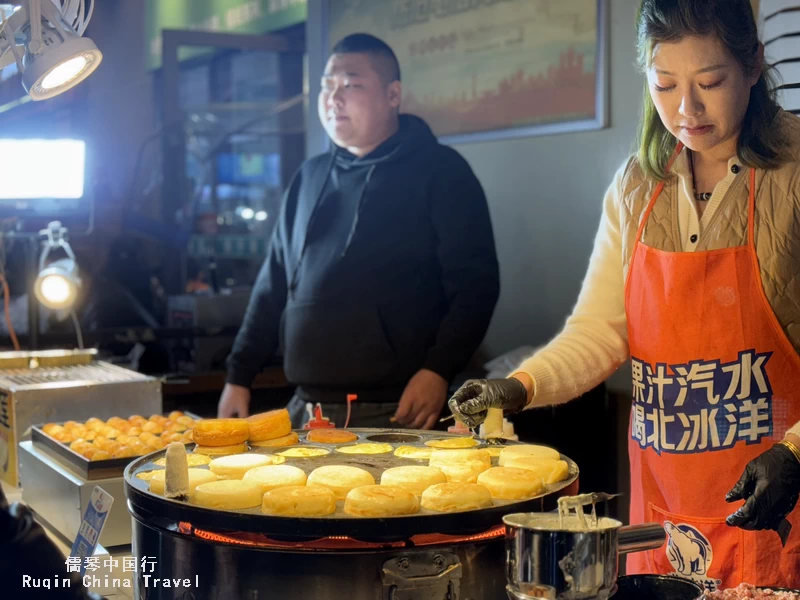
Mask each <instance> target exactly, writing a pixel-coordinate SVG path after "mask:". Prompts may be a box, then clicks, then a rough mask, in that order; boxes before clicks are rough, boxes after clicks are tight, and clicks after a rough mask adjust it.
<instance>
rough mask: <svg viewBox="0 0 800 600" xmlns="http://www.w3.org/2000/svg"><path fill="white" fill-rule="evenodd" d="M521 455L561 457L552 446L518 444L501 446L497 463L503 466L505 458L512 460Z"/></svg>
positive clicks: (554, 458) (557, 458)
mask: <svg viewBox="0 0 800 600" xmlns="http://www.w3.org/2000/svg"><path fill="white" fill-rule="evenodd" d="M521 456H535V457H537V458H550V459H552V460H559V459H560V458H561V454H559V452H558V450H554V449H553V448H548V447H547V446H536V445H533V444H519V445H514V446H506V447H505V448H503V450H502V452H500V458H499V459H498V463H499V464H500V466H501V467H503V466H505V464H506V461H507V460H512V459H514V458H519V457H521Z"/></svg>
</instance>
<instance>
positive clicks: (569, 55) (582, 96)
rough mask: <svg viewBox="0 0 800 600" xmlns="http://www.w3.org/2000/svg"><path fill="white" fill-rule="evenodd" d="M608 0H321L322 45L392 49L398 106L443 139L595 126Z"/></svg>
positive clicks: (599, 115)
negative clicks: (363, 42) (362, 41)
mask: <svg viewBox="0 0 800 600" xmlns="http://www.w3.org/2000/svg"><path fill="white" fill-rule="evenodd" d="M605 9H606V0H482V1H470V0H328V43H329V47H333V45H334V44H335V43H336V42H337V41H338V40H340V39H341V38H343V37H344V36H346V35H348V34H350V33H355V32H364V33H371V34H373V35H376V36H378V37H379V38H381V39H383V40H384V41H385V42H387V43H388V44H389V45H390V46H391V47H392V48H393V50H394V51H395V53H396V54H397V58H398V60H399V61H400V67H401V70H402V79H403V106H402V110H403V112H407V113H412V114H416V115H418V116H420V117H422V118H424V119H425V120H426V121H427V122H428V123H429V124H430V125H431V127H432V128H433V130H434V132H435V133H436V134H437V135H438V136H440V137H444V138H446V139H447V141H449V142H451V143H452V142H460V141H477V140H485V139H496V138H502V137H521V136H528V135H543V134H551V133H559V132H567V131H584V130H588V129H600V128H602V127H605V125H606V116H605V113H606V110H605V80H604V77H605V72H604V71H605V69H604V65H605V58H606V52H605V43H606V39H605V38H606V36H605Z"/></svg>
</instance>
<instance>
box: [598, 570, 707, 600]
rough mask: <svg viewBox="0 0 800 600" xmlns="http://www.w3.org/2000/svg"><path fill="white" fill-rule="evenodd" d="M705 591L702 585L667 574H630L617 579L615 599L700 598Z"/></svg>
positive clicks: (692, 599) (667, 599) (665, 599)
mask: <svg viewBox="0 0 800 600" xmlns="http://www.w3.org/2000/svg"><path fill="white" fill-rule="evenodd" d="M704 595H705V593H704V592H703V588H702V587H700V585H698V584H696V583H694V582H693V581H689V580H688V579H680V578H678V577H667V576H665V575H628V576H625V577H620V578H619V579H617V592H616V593H615V594H614V600H642V599H643V598H646V599H647V600H700V599H701V598H703V597H704Z"/></svg>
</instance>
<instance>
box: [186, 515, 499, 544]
mask: <svg viewBox="0 0 800 600" xmlns="http://www.w3.org/2000/svg"><path fill="white" fill-rule="evenodd" d="M178 531H179V532H180V533H182V534H184V535H193V536H195V537H198V538H200V539H202V540H206V541H209V542H215V543H218V544H232V545H238V546H248V547H252V548H264V549H266V550H295V551H297V550H309V551H325V550H381V549H390V548H419V547H421V546H446V545H453V544H464V543H470V542H483V541H489V540H494V539H499V538H502V537H503V536H504V535H505V526H503V525H498V526H496V527H494V528H492V529H490V530H488V531H485V532H483V533H478V534H475V535H466V536H465V535H443V534H438V533H428V534H420V535H412V536H411V537H410V538H409V539H407V540H395V541H387V542H365V541H362V540H357V539H354V538H351V537H347V536H330V537H325V538H320V539H316V540H305V541H302V542H297V541H287V540H274V539H272V538H270V537H268V536H266V535H264V534H261V533H247V532H228V533H216V532H213V531H207V530H205V529H197V528H195V527H193V526H192V524H191V523H187V522H185V521H181V522H180V523H179V524H178Z"/></svg>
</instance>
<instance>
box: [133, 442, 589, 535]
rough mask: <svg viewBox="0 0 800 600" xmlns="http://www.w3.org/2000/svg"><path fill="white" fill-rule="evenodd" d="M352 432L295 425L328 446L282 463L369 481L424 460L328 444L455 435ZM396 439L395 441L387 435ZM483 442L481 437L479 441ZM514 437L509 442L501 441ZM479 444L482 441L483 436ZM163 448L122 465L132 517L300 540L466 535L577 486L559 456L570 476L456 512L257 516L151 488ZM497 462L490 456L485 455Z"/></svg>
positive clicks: (551, 505) (550, 502) (574, 473)
mask: <svg viewBox="0 0 800 600" xmlns="http://www.w3.org/2000/svg"><path fill="white" fill-rule="evenodd" d="M349 431H352V432H353V433H355V434H356V435H358V437H359V439H358V440H357V441H355V442H349V443H346V444H319V443H316V442H308V443H307V442H306V441H305V436H304V434H305V433H307V432H302V431H298V434H300V436H301V437H300V443H299V444H295V445H294V446H291V447H301V446H304V445H305V446H316V447H323V448H326V449H330V450H331V453H330V454H328V455H326V456H320V457H314V458H287V460H286V463H285V464H291V465H294V466H297V467H300V468H302V469H303V470H304V471H306V473H310V472H311V471H312V470H313V469H315V468H317V467H321V466H323V465H331V464H339V465H351V466H356V467H361V468H363V469H365V470H367V471H369V472H370V473H371V474H372V475H373V477H374V478H375V481H376V482H377V481H379V480H380V474H381V473H382V472H383V471H384V470H385V469H387V468H389V467H396V466H401V465H425V464H427V461H425V460H419V459H409V458H401V457H397V456H395V455H394V453H393V452H392V453H386V454H377V455H359V454H342V453H339V452H336V451H335V449H336V448H337V447H341V446H347V445H352V444H356V443H364V442H386V443H389V444H391V445H392V446H393V447H394V448H397V447H398V446H402V445H408V446H424V442H426V441H429V440H432V439H440V438H446V437H460V436H459V435H457V434H450V433H443V432H439V431H416V430H393V429H349ZM392 440H396V441H392ZM481 441H482V440H481ZM508 444H516V442H508ZM477 447H479V448H485V447H487V445H486V444H485V443H482V444H481V446H477ZM285 449H286V448H285V447H280V448H255V449H253V450H251V451H250V453H260V454H275V453H278V452H282V451H283V450H285ZM165 453H166V451H165V450H159V451H156V452H153V453H152V454H149V455H147V456H143V457H140V458H138V459H135V460H134V461H133V462H131V463H130V465H128V467H127V468H126V469H125V495H126V496H127V498H128V501H129V502H128V506H129V508H130V509H131V511H132V512H133V513H134V515H135V516H137V518H140V519H143V520H144V521H145V522H153V524H154V525H156V521H158V522H161V523H162V524H163V525H164V526H165V527H170V528H174V525H175V524H178V523H182V522H183V523H186V522H188V523H191V525H192V526H193V527H196V528H201V529H207V530H212V531H218V532H219V531H231V532H251V533H262V534H266V535H269V536H270V537H272V538H273V539H284V540H303V539H319V538H322V537H330V536H348V537H355V538H358V539H359V540H363V541H375V540H377V541H389V540H400V539H407V538H408V537H409V536H411V535H418V534H444V535H472V534H478V533H482V532H486V531H488V530H489V529H491V528H492V527H496V526H499V525H502V517H503V515H506V514H508V513H512V512H539V511H543V512H544V511H549V510H553V509H555V508H556V499H557V498H558V497H559V496H562V495H565V494H570V495H572V494H576V493H577V491H578V476H579V470H578V465H577V464H575V462H574V461H573V460H571V459H570V458H568V457H566V456H563V455H562V457H561V458H562V460H565V461H566V462H567V463H568V464H569V467H570V475H569V477H568V478H567V479H566V480H565V481H562V482H559V483H557V484H554V485H548V486H547V489H546V491H545V493H544V494H542V495H540V496H537V497H536V498H530V499H527V500H522V501H499V500H496V501H495V504H494V506H493V507H491V508H484V509H479V510H471V511H463V512H457V513H437V512H434V511H429V510H425V509H421V510H420V512H419V513H417V514H415V515H408V516H399V517H386V518H361V517H353V516H351V515H348V514H346V513H345V512H344V511H343V504H344V503H343V502H341V501H340V502H338V503H337V511H336V513H334V514H333V515H330V516H327V517H310V518H309V517H305V518H300V517H278V516H272V515H264V514H262V513H261V510H260V507H258V508H252V509H247V510H242V511H226V510H214V509H208V508H203V507H200V506H196V505H194V504H191V503H189V502H180V501H177V500H168V499H166V498H164V497H163V496H159V495H157V494H152V493H150V491H149V484H148V482H147V481H144V480H142V479H139V478H137V477H136V475H137V474H138V473H140V472H143V471H150V470H153V469H160V468H163V467H159V466H156V465H154V464H153V462H154V461H155V460H157V459H159V458H161V457H162V456H164V455H165ZM492 464H493V465H496V464H497V458H493V459H492Z"/></svg>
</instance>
